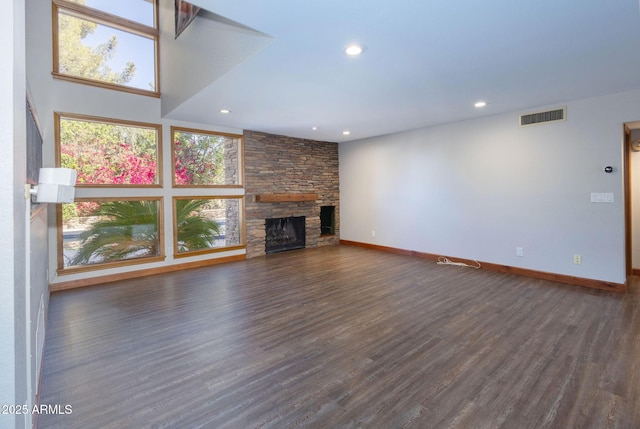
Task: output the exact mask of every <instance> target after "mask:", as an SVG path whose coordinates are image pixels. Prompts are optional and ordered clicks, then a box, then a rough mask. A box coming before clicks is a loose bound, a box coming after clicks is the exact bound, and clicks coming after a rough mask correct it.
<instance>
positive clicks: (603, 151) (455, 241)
mask: <svg viewBox="0 0 640 429" xmlns="http://www.w3.org/2000/svg"><path fill="white" fill-rule="evenodd" d="M566 106H567V120H566V121H565V122H559V123H550V124H544V125H536V126H531V127H525V128H520V127H519V126H518V114H519V113H528V112H529V111H527V112H514V113H510V114H503V115H497V116H492V117H486V118H482V119H477V120H470V121H465V122H459V123H454V124H448V125H442V126H437V127H432V128H425V129H420V130H415V131H410V132H405V133H400V134H395V135H390V136H384V137H378V138H371V139H366V140H361V141H356V142H349V143H343V144H341V145H340V205H341V217H340V222H341V237H340V238H341V239H344V240H352V241H358V242H364V243H371V244H377V245H383V246H390V247H394V248H400V249H408V250H416V251H420V252H426V253H432V254H438V255H447V256H451V257H459V258H467V259H477V260H480V261H485V262H491V263H496V264H503V265H508V266H514V267H522V268H528V269H533V270H538V271H545V272H551V273H557V274H564V275H571V276H578V277H583V278H590V279H596V280H602V281H610V282H615V283H624V282H625V280H626V278H625V267H624V260H625V259H624V204H623V175H622V147H623V134H624V133H623V123H625V122H630V121H634V120H637V119H640V91H634V92H627V93H621V94H614V95H609V96H605V97H599V98H593V99H586V100H577V101H571V102H568V103H566ZM547 107H550V108H551V107H559V105H553V106H547ZM543 108H544V107H543ZM606 165H612V166H614V167H615V168H616V169H617V171H616V172H615V173H614V174H606V173H604V172H603V167H604V166H606ZM592 192H612V193H614V197H615V203H613V204H603V203H600V204H594V203H591V202H590V194H591V193H592ZM373 230H375V233H376V234H375V237H373V236H372V231H373ZM516 247H523V250H524V256H523V257H518V256H516ZM574 254H579V255H581V256H582V264H581V265H575V264H573V255H574Z"/></svg>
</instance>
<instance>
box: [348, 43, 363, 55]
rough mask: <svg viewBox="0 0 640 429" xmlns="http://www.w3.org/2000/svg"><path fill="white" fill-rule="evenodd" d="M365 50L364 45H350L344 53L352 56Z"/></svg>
mask: <svg viewBox="0 0 640 429" xmlns="http://www.w3.org/2000/svg"><path fill="white" fill-rule="evenodd" d="M363 52H364V47H362V46H361V45H349V46H347V47H346V48H345V49H344V53H345V54H347V55H349V56H350V57H356V56H358V55H360V54H361V53H363Z"/></svg>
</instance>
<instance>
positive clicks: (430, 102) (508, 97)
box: [163, 0, 640, 142]
mask: <svg viewBox="0 0 640 429" xmlns="http://www.w3.org/2000/svg"><path fill="white" fill-rule="evenodd" d="M192 3H194V4H196V5H199V6H201V7H202V8H204V9H206V11H208V12H205V13H204V14H202V15H201V16H198V18H197V19H196V20H195V21H194V22H193V23H192V25H191V27H189V28H187V29H186V30H185V32H184V33H183V35H181V36H180V38H183V37H185V36H184V35H186V34H187V33H188V32H190V31H191V32H193V33H192V37H195V36H193V35H197V34H204V33H202V31H204V30H205V29H207V28H208V29H211V28H214V26H217V27H215V28H223V27H224V28H227V30H228V31H226V32H225V35H226V36H225V38H224V47H223V48H222V47H218V48H216V47H215V46H214V45H215V43H214V42H213V41H212V42H211V48H210V49H209V51H208V52H207V53H206V55H203V58H202V59H201V61H203V62H206V63H208V67H209V68H211V67H217V70H216V72H207V74H206V75H207V76H211V78H210V83H208V81H207V82H206V83H203V84H200V85H199V87H198V88H197V91H195V90H194V91H192V93H188V92H186V93H185V94H186V95H185V96H183V97H182V98H183V99H181V100H178V101H174V103H173V104H174V105H171V106H170V108H169V109H164V108H163V110H169V111H165V112H164V113H165V115H166V116H167V117H169V118H174V119H180V120H187V121H192V122H203V123H209V124H215V125H219V126H226V127H233V128H242V129H250V130H256V131H264V132H269V133H275V134H281V135H287V136H293V137H299V138H308V139H314V140H325V141H334V142H344V141H349V140H356V139H361V138H365V137H371V136H376V135H383V134H389V133H394V132H398V131H403V130H409V129H415V128H420V127H425V126H431V125H435V124H442V123H449V122H455V121H459V120H464V119H468V118H475V117H480V116H488V115H494V114H498V113H503V112H509V111H521V110H522V111H530V110H531V109H532V108H534V107H536V106H542V105H553V104H559V105H560V104H562V103H563V102H565V101H567V100H574V99H579V98H586V97H591V96H598V95H603V94H608V93H614V92H620V91H626V90H631V89H640V10H639V4H638V0H537V1H535V2H524V1H519V0H485V1H478V0H395V1H381V0H367V1H365V0H307V1H303V0H271V1H266V0H193V1H192ZM225 26H226V27H225ZM192 27H193V28H192ZM251 29H253V30H255V36H256V37H247V32H249V33H251ZM234 34H236V35H237V37H236V36H234ZM188 37H189V36H186V38H185V40H188ZM180 38H179V39H180ZM201 39H202V38H201ZM352 42H359V43H361V44H362V45H364V46H365V48H366V51H365V53H364V54H363V55H361V56H360V57H356V58H352V57H347V56H346V55H344V53H343V49H344V48H345V47H346V46H347V45H348V44H349V43H352ZM176 43H178V41H176ZM200 43H208V41H207V40H200ZM218 45H220V41H219V40H218ZM236 49H237V50H236ZM216 50H224V51H225V52H227V53H228V52H232V51H233V52H243V53H244V54H243V56H242V58H240V59H237V58H236V59H235V60H234V61H230V62H228V63H225V61H224V58H225V55H227V54H225V55H223V53H222V52H217V51H216ZM227 56H228V55H227ZM191 69H195V70H197V67H192V68H191ZM203 69H207V67H203ZM167 86H170V85H166V84H165V85H164V87H163V92H164V89H165V87H167ZM478 100H485V101H486V102H487V103H488V105H487V106H486V107H485V108H483V109H476V108H474V106H473V104H474V103H475V102H476V101H478ZM221 108H227V109H229V110H231V111H232V112H231V114H228V115H222V114H220V113H219V109H221ZM314 126H315V127H318V129H317V130H315V131H314V130H312V127H314ZM343 130H350V131H351V134H350V135H349V136H344V135H343V134H342V132H343Z"/></svg>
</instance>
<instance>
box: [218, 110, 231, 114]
mask: <svg viewBox="0 0 640 429" xmlns="http://www.w3.org/2000/svg"><path fill="white" fill-rule="evenodd" d="M220 113H222V114H225V115H226V114H228V113H231V110H229V109H220Z"/></svg>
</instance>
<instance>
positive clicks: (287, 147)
mask: <svg viewBox="0 0 640 429" xmlns="http://www.w3.org/2000/svg"><path fill="white" fill-rule="evenodd" d="M244 170H245V191H246V199H245V204H246V207H245V213H246V219H245V223H246V232H247V235H246V240H247V257H248V258H252V257H255V256H261V255H264V254H265V251H264V246H265V222H264V221H265V219H268V218H278V217H290V216H305V217H306V225H305V227H306V247H318V246H326V245H332V244H337V243H338V242H339V240H340V180H339V171H338V144H337V143H330V142H321V141H315V140H305V139H297V138H293V137H286V136H280V135H274V134H267V133H261V132H256V131H245V132H244ZM308 193H317V194H318V200H317V201H310V202H286V203H258V202H256V195H259V194H308ZM321 206H335V208H336V212H335V218H336V229H335V235H322V236H321V235H320V207H321Z"/></svg>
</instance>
